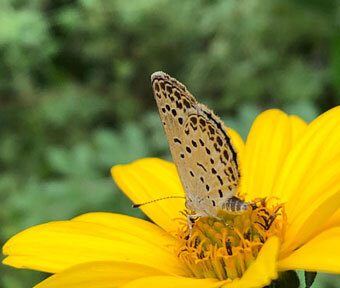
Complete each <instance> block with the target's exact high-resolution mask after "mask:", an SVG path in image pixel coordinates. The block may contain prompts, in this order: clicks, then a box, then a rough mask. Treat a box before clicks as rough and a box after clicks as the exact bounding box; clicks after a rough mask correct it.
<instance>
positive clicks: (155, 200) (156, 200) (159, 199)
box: [132, 196, 185, 208]
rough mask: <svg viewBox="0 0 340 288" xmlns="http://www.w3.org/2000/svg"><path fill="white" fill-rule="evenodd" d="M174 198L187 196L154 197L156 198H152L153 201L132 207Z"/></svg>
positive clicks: (134, 205) (135, 206)
mask: <svg viewBox="0 0 340 288" xmlns="http://www.w3.org/2000/svg"><path fill="white" fill-rule="evenodd" d="M172 198H185V196H167V197H163V198H158V199H154V200H151V201H148V202H144V203H139V204H133V205H132V208H138V207H140V206H144V205H146V204H150V203H153V202H158V201H161V200H165V199H172Z"/></svg>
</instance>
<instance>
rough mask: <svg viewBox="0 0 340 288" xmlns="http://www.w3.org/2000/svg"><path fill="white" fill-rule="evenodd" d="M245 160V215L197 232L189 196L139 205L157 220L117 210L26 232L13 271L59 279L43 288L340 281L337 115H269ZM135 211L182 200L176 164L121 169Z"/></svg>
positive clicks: (11, 261) (14, 253)
mask: <svg viewBox="0 0 340 288" xmlns="http://www.w3.org/2000/svg"><path fill="white" fill-rule="evenodd" d="M229 132H230V135H231V137H232V140H233V142H234V145H235V146H236V148H237V151H238V154H239V155H240V166H241V175H242V177H241V183H240V188H239V190H238V191H237V196H238V197H239V198H241V199H243V200H245V201H246V202H248V203H250V205H249V210H248V211H246V212H245V213H242V214H235V215H230V214H222V215H219V217H220V218H219V219H217V218H212V217H201V218H199V219H196V221H194V223H192V226H193V228H192V231H189V230H188V227H187V222H186V218H185V217H184V215H183V211H185V205H184V201H183V199H178V198H174V199H168V200H164V201H158V202H154V203H152V204H149V205H145V206H142V207H141V209H142V210H143V211H144V212H145V214H146V215H147V216H148V217H149V218H150V219H151V220H152V221H153V222H154V223H155V224H152V223H150V222H147V221H144V220H140V219H136V218H132V217H129V216H124V215H117V214H110V213H90V214H85V215H82V216H79V217H77V218H75V219H73V220H71V221H58V222H51V223H47V224H43V225H39V226H35V227H32V228H30V229H27V230H25V231H23V232H21V233H19V234H17V235H15V236H14V237H13V238H11V239H10V240H9V241H8V242H7V243H6V244H5V246H4V248H3V252H4V254H6V255H8V256H7V258H5V260H4V263H5V264H8V265H12V266H14V267H18V268H30V269H36V270H41V271H46V272H51V273H56V274H55V275H53V276H51V277H50V278H48V279H47V280H45V281H43V282H41V283H40V284H38V286H37V287H40V288H42V287H61V286H64V287H120V286H124V287H150V286H151V287H153V286H155V287H156V286H157V287H158V286H159V285H160V283H162V287H190V286H194V285H195V287H222V286H223V287H263V286H266V285H268V284H269V283H270V282H271V281H272V280H273V279H276V278H277V277H278V273H279V272H280V271H285V270H295V269H299V270H306V271H324V272H332V273H340V264H339V259H340V248H339V245H338V243H339V241H340V212H339V203H340V180H339V179H340V146H339V143H340V107H336V108H334V109H332V110H330V111H328V112H326V113H324V114H322V115H321V116H320V117H318V118H317V119H315V120H314V121H313V122H312V123H311V124H309V125H307V124H306V123H305V122H304V121H303V120H301V119H300V118H298V117H296V116H288V115H287V114H285V113H283V112H281V111H279V110H268V111H266V112H264V113H262V114H261V115H260V116H259V117H258V118H257V119H256V121H255V122H254V124H253V126H252V128H251V131H250V133H249V135H248V139H247V142H246V144H244V143H243V141H242V140H241V138H240V137H239V136H238V135H237V133H236V132H235V131H233V130H230V131H229ZM112 174H113V177H114V179H115V181H116V182H117V184H118V186H119V187H120V188H121V189H122V190H123V191H124V193H126V194H127V195H128V196H129V197H130V198H131V199H132V201H133V202H134V203H141V202H145V201H149V200H153V199H157V198H161V197H166V196H172V195H174V196H181V195H182V196H184V191H183V188H182V185H181V182H180V180H179V177H178V174H177V171H176V168H175V166H174V164H172V163H170V162H167V161H164V160H160V159H155V158H148V159H141V160H138V161H136V162H133V163H132V164H129V165H118V166H115V167H113V169H112Z"/></svg>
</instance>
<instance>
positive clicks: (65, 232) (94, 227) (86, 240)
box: [3, 213, 187, 276]
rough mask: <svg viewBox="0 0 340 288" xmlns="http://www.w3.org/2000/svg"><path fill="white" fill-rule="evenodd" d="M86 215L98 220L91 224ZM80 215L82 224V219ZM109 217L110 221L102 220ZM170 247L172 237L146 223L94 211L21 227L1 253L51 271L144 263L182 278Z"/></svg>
mask: <svg viewBox="0 0 340 288" xmlns="http://www.w3.org/2000/svg"><path fill="white" fill-rule="evenodd" d="M105 217H106V219H105V220H103V218H105ZM90 218H91V219H92V220H93V222H96V221H98V222H99V223H91V221H90V220H89V219H90ZM99 218H102V219H101V220H98V219H99ZM86 219H87V222H83V221H85V220H86ZM94 219H96V220H94ZM110 221H112V223H111V224H110V225H108V224H106V223H108V222H110ZM172 245H174V239H173V238H172V237H171V236H170V235H168V234H167V233H165V232H164V231H163V230H162V229H160V228H159V227H157V226H156V225H154V224H152V223H150V222H147V221H144V220H141V219H136V218H133V217H129V216H124V215H118V214H110V213H95V214H93V216H92V215H91V214H90V215H87V216H86V215H85V216H83V217H78V218H76V219H75V220H73V221H57V222H50V223H47V224H42V225H38V226H35V227H32V228H29V229H27V230H24V231H23V232H21V233H19V234H17V235H15V236H14V237H12V238H11V239H10V240H9V241H8V242H7V243H6V244H5V245H4V247H3V253H4V254H5V255H8V257H7V258H5V259H4V260H3V263H4V264H7V265H11V266H14V267H17V268H28V269H34V270H40V271H45V272H51V273H56V272H60V271H62V270H64V269H66V268H69V267H71V266H74V265H77V264H80V263H85V262H91V261H124V262H130V263H137V264H145V263H147V265H148V266H150V267H152V268H156V269H159V270H162V269H163V270H164V271H165V272H167V273H170V274H174V275H181V276H186V275H187V274H186V270H185V268H184V267H183V266H182V265H181V264H180V263H179V261H178V258H177V257H176V256H175V254H174V253H173V251H172V248H171V247H172Z"/></svg>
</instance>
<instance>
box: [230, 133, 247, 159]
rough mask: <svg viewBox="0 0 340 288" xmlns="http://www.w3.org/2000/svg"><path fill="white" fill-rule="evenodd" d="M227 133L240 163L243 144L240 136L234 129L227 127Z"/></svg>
mask: <svg viewBox="0 0 340 288" xmlns="http://www.w3.org/2000/svg"><path fill="white" fill-rule="evenodd" d="M227 131H228V134H229V136H230V138H231V143H232V144H233V145H234V147H235V149H236V152H237V155H238V159H239V161H240V162H242V157H243V150H244V142H243V140H242V138H241V136H240V135H239V134H238V133H237V132H236V131H235V130H234V129H232V128H229V127H227Z"/></svg>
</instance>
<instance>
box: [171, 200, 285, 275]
mask: <svg viewBox="0 0 340 288" xmlns="http://www.w3.org/2000/svg"><path fill="white" fill-rule="evenodd" d="M251 203H252V205H249V209H248V210H247V211H246V212H244V213H243V214H238V215H235V214H230V213H229V214H228V213H226V212H225V211H221V215H219V217H220V219H221V220H219V219H217V218H213V217H200V218H198V219H197V220H196V221H194V222H193V223H192V230H191V236H190V235H189V229H188V226H187V225H188V224H187V223H186V222H184V221H183V222H182V221H181V223H182V225H183V226H182V227H181V228H179V229H178V231H177V232H176V233H175V236H176V237H177V239H178V240H179V241H178V243H179V245H178V246H177V247H176V255H177V256H178V258H179V259H180V261H181V262H183V263H184V265H185V266H186V267H187V268H188V270H189V271H190V272H191V274H192V276H193V277H196V278H211V277H213V278H217V279H219V280H225V279H231V280H233V279H235V278H239V277H242V275H243V274H244V272H245V271H246V270H247V268H248V267H249V265H250V264H251V263H252V262H254V261H255V259H256V257H257V255H258V253H259V251H260V250H261V248H262V246H263V244H264V243H265V242H266V241H267V239H268V238H269V237H271V236H273V235H276V236H278V237H280V238H281V239H282V238H283V237H284V231H285V225H286V216H285V212H284V205H283V204H280V203H278V201H277V199H275V198H269V199H255V200H254V201H253V202H251Z"/></svg>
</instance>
